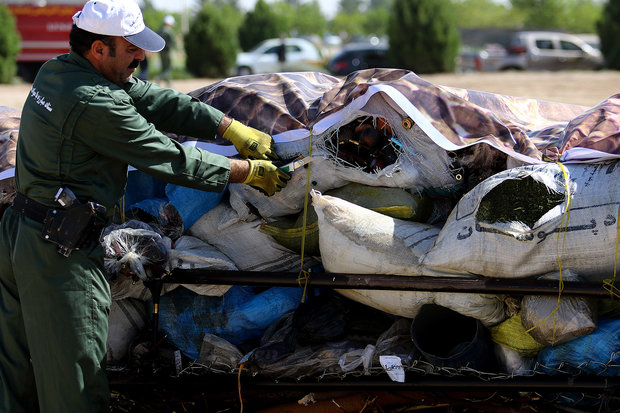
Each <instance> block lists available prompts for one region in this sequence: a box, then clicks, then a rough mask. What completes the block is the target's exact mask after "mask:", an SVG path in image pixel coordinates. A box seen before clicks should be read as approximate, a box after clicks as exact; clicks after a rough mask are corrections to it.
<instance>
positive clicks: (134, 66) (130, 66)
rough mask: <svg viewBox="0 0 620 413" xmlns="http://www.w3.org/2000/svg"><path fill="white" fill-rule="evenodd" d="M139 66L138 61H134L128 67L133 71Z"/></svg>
mask: <svg viewBox="0 0 620 413" xmlns="http://www.w3.org/2000/svg"><path fill="white" fill-rule="evenodd" d="M139 64H140V61H139V60H134V61H133V62H131V64H130V65H129V68H130V69H135V68H136V67H138V65H139Z"/></svg>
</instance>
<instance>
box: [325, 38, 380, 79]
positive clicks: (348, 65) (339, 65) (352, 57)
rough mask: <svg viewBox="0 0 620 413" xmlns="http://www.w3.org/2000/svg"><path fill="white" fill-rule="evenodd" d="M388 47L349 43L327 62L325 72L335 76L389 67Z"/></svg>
mask: <svg viewBox="0 0 620 413" xmlns="http://www.w3.org/2000/svg"><path fill="white" fill-rule="evenodd" d="M387 51H388V46H387V45H385V44H383V43H380V44H371V43H350V44H348V45H346V46H345V47H344V48H343V49H342V50H341V51H340V53H338V54H336V55H335V56H334V57H332V58H331V59H330V60H329V62H327V70H329V72H330V73H331V74H333V75H336V76H346V75H348V74H349V73H351V72H354V71H356V70H362V69H369V68H380V67H390V66H389V64H388V59H387Z"/></svg>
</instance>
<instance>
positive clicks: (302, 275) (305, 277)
mask: <svg viewBox="0 0 620 413" xmlns="http://www.w3.org/2000/svg"><path fill="white" fill-rule="evenodd" d="M308 156H309V157H312V129H310V149H309V153H308ZM306 168H307V170H306V196H305V197H304V211H303V216H304V219H303V223H302V227H301V228H302V230H301V268H300V269H299V276H298V277H297V283H298V284H299V286H300V287H301V284H302V282H303V287H304V291H303V294H302V296H301V302H302V303H303V302H305V300H306V291H307V289H308V282H309V281H310V272H309V271H306V270H304V255H305V254H304V253H305V249H306V223H307V219H308V197H309V194H310V169H311V168H312V162H309V163H307V164H306Z"/></svg>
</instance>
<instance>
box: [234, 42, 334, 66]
mask: <svg viewBox="0 0 620 413" xmlns="http://www.w3.org/2000/svg"><path fill="white" fill-rule="evenodd" d="M284 43H285V45H286V52H285V56H286V57H285V61H284V62H283V63H282V62H280V61H279V60H278V51H279V50H280V49H281V45H282V39H267V40H264V41H262V42H261V43H259V44H258V45H257V46H255V47H254V48H253V49H252V50H250V51H248V52H245V53H239V54H238V55H237V62H236V64H235V74H237V75H250V74H253V73H274V72H285V71H304V70H317V69H318V68H320V67H322V65H323V64H324V62H323V59H322V57H321V53H320V52H319V49H318V48H317V47H316V46H315V45H314V43H312V42H311V41H309V40H306V39H302V38H298V37H289V38H286V39H284Z"/></svg>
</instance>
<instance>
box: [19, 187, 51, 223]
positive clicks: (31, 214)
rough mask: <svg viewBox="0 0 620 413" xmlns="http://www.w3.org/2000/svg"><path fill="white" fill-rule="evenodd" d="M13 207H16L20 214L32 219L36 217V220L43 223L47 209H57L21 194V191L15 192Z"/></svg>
mask: <svg viewBox="0 0 620 413" xmlns="http://www.w3.org/2000/svg"><path fill="white" fill-rule="evenodd" d="M13 208H15V210H16V211H17V212H19V213H20V214H22V215H24V216H26V217H28V218H30V219H34V220H35V221H37V222H40V223H42V224H43V223H44V222H45V217H46V216H47V211H49V210H50V209H55V208H50V207H48V206H46V205H43V204H41V203H39V202H37V201H35V200H34V199H30V198H28V197H27V196H26V195H23V194H20V193H19V192H17V193H16V194H15V199H14V200H13Z"/></svg>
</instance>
